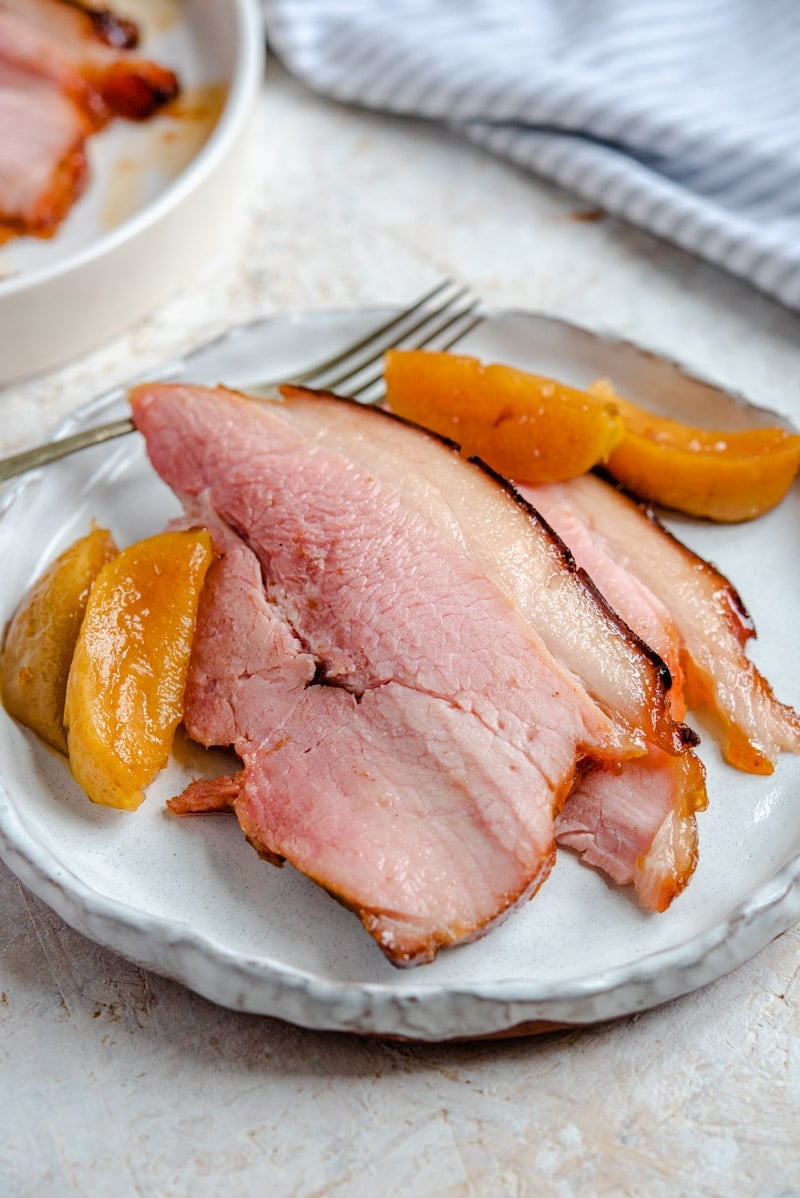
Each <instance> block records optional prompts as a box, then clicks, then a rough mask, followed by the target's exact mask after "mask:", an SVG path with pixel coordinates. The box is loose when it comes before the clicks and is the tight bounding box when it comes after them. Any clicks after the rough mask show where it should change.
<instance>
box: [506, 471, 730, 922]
mask: <svg viewBox="0 0 800 1198" xmlns="http://www.w3.org/2000/svg"><path fill="white" fill-rule="evenodd" d="M521 491H522V494H523V495H524V496H525V497H526V498H527V499H528V500H529V501H530V502H531V503H532V504H533V505H534V506H535V507H536V508H537V510H538V511H540V512H541V513H542V515H543V516H544V517H545V519H546V520H547V521H548V523H549V524H551V525H552V527H553V528H555V530H556V531H557V532H558V534H559V536H561V537H562V539H563V540H564V541H565V542H566V543H567V544H568V545H569V547H570V550H571V551H572V553H573V555H574V557H575V559H576V561H577V562H578V563H579V564H580V565H581V566H582V567H583V569H585V570H586V571H587V572H588V573H589V574H590V575H591V576H592V578H593V579H594V581H595V582H596V583H597V585H598V586H599V587H600V589H601V590H602V592H603V594H604V595H605V597H606V599H608V601H609V603H610V604H611V606H612V607H613V608H614V609H615V610H616V611H617V612H618V613H619V614H620V616H622V618H623V619H624V620H625V622H626V623H627V624H628V625H629V626H630V627H631V628H634V629H635V630H636V632H637V633H638V634H639V635H640V636H642V637H643V638H644V639H645V640H646V641H647V642H648V644H650V645H651V646H652V647H653V648H654V649H656V651H657V652H659V653H660V655H661V656H662V657H663V658H664V660H665V661H666V662H667V664H668V666H669V668H670V672H671V674H672V677H673V686H672V690H671V692H670V694H671V706H672V712H673V715H674V716H675V717H676V718H680V717H682V716H683V714H684V712H685V699H684V691H683V669H682V665H681V658H680V637H679V635H678V631H677V629H676V627H675V624H674V622H673V621H672V618H671V616H670V615H669V612H668V611H667V609H666V607H665V606H664V604H663V603H662V602H661V601H660V600H659V599H658V598H657V597H656V596H655V595H654V594H653V593H652V591H650V590H649V589H648V588H647V587H646V586H645V585H644V584H643V583H642V582H641V581H640V580H639V579H638V578H636V577H635V576H634V575H632V574H631V572H630V571H629V570H627V569H625V568H624V567H623V566H622V565H620V563H619V562H618V561H617V560H616V558H615V557H614V556H613V554H612V552H611V550H610V547H609V545H608V543H607V542H606V541H605V540H604V538H603V537H602V536H601V535H600V534H599V533H598V532H597V530H596V529H594V528H592V527H591V526H590V524H589V523H588V522H587V519H586V516H585V515H584V513H583V512H582V511H581V510H580V509H579V508H577V506H576V505H575V503H574V502H573V501H572V498H571V496H572V492H571V484H551V485H547V486H539V487H522V488H521ZM706 805H707V796H706V789H705V771H704V769H703V766H702V763H701V762H700V760H699V759H698V758H697V757H696V756H695V754H694V753H692V752H688V753H686V754H685V755H684V756H682V757H679V758H676V757H671V756H669V755H667V754H665V753H663V752H661V751H659V750H657V749H651V750H650V751H649V752H648V754H647V755H646V756H645V757H642V758H640V759H639V760H637V761H629V762H625V763H624V764H623V765H622V766H621V767H620V768H619V769H618V770H616V771H614V772H609V771H607V770H603V769H599V768H596V769H590V770H587V771H586V772H585V773H583V775H582V776H581V778H580V779H579V780H578V782H577V784H576V787H575V789H574V791H573V792H572V794H571V795H570V796H569V798H568V799H567V801H566V803H565V805H564V807H563V809H562V811H561V812H560V813H559V816H558V818H557V820H556V838H557V840H558V843H559V844H560V845H564V846H565V847H567V848H570V849H573V850H575V851H576V852H577V853H578V854H579V855H580V857H581V858H582V860H583V861H584V862H585V863H586V864H587V865H591V866H594V867H595V868H597V869H599V870H601V871H602V872H603V873H605V874H607V875H608V876H609V877H610V878H612V879H613V881H614V882H616V883H617V884H619V885H632V886H633V888H634V890H635V892H636V895H637V898H638V900H639V902H640V903H641V904H642V906H643V907H646V908H647V909H649V910H655V911H663V910H665V908H666V907H667V906H668V905H669V904H670V903H671V902H672V900H673V899H674V898H675V897H676V895H678V894H680V893H681V891H682V890H684V889H685V887H686V886H687V885H688V883H689V880H690V879H691V876H692V874H693V873H694V870H695V866H696V864H697V857H698V829H697V819H696V812H697V811H701V810H703V809H704V808H705V807H706Z"/></svg>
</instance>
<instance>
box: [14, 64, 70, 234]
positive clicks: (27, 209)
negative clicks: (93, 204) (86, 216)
mask: <svg viewBox="0 0 800 1198" xmlns="http://www.w3.org/2000/svg"><path fill="white" fill-rule="evenodd" d="M86 132H87V127H86V121H85V119H84V117H83V116H82V115H81V113H80V112H79V111H78V109H77V108H76V107H75V105H74V104H72V102H71V101H70V100H68V99H67V97H66V96H64V95H62V94H61V92H59V91H57V90H56V89H55V88H53V87H50V86H49V85H48V84H47V83H45V82H43V81H41V80H38V79H36V78H35V77H32V76H29V75H26V74H25V73H24V72H21V71H17V70H15V69H14V68H9V67H7V66H4V64H3V62H2V60H0V227H5V228H6V229H8V230H9V231H13V232H25V233H33V234H34V235H36V236H38V237H49V236H51V235H52V234H53V232H54V231H55V229H56V228H57V226H58V225H59V224H60V222H61V220H62V219H63V217H64V215H65V214H66V213H67V212H68V210H69V208H70V207H71V205H72V204H73V203H74V201H75V199H76V198H77V197H78V196H79V195H80V193H81V192H82V190H83V188H84V186H85V183H86V179H87V173H88V172H87V163H86V153H85V150H84V143H85V137H86Z"/></svg>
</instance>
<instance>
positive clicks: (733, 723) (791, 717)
mask: <svg viewBox="0 0 800 1198" xmlns="http://www.w3.org/2000/svg"><path fill="white" fill-rule="evenodd" d="M537 494H538V489H536V490H535V491H534V493H533V497H534V501H536V498H537ZM568 496H569V503H570V504H571V505H573V507H574V510H575V511H576V512H578V513H580V516H581V519H582V520H583V521H584V522H585V524H586V526H587V528H589V529H591V530H592V532H593V535H595V536H596V537H598V538H599V539H601V540H602V541H603V542H604V543H605V545H606V546H607V550H608V552H609V553H610V554H612V555H613V557H614V558H615V560H616V561H617V562H618V563H619V564H620V565H621V566H622V567H623V568H624V569H625V570H626V571H628V572H629V573H630V574H631V575H632V576H633V577H634V578H637V579H638V580H639V581H640V582H642V583H643V584H644V585H645V586H646V587H647V588H648V589H649V590H650V591H652V593H653V594H654V595H655V596H656V597H657V598H658V599H659V600H660V601H661V603H662V604H663V605H664V607H666V609H667V610H668V611H669V614H670V617H671V619H672V622H673V624H674V625H675V628H676V630H677V632H678V636H679V637H680V643H681V650H680V651H681V659H682V663H683V672H684V676H685V690H686V698H687V701H688V704H689V706H690V707H692V706H701V705H706V706H708V707H709V708H710V709H711V710H712V711H713V712H714V714H715V715H716V717H717V718H718V720H719V723H720V739H721V742H722V749H723V752H724V755H725V758H726V760H727V761H728V762H729V763H730V764H731V765H733V766H735V767H736V768H737V769H742V770H746V771H748V772H751V773H756V774H770V773H772V771H773V769H774V764H775V761H776V760H777V757H778V754H779V753H780V751H781V750H785V751H788V752H791V753H800V717H799V716H798V715H797V713H796V712H795V711H793V710H792V708H791V707H788V706H786V705H785V704H783V703H781V702H779V701H778V700H777V699H776V697H775V695H774V693H773V691H772V688H771V687H770V685H769V683H768V682H767V680H766V679H765V678H764V677H763V676H762V675H761V674H760V673H759V671H758V670H757V669H756V667H755V665H754V664H753V662H752V661H750V659H749V658H748V657H747V654H746V652H745V648H746V645H747V642H748V640H749V639H750V638H751V637H752V636H754V635H755V629H754V627H753V623H752V620H751V619H750V617H749V615H748V613H747V611H746V609H745V607H744V604H743V603H742V600H741V598H740V597H739V594H738V593H737V591H736V589H735V588H734V587H733V585H732V584H731V582H730V581H729V580H728V579H727V578H725V576H724V575H723V574H721V573H720V572H719V570H717V569H716V567H714V566H713V565H712V564H711V563H710V562H707V561H704V560H703V558H701V557H699V556H698V555H697V554H696V553H693V552H692V550H690V549H689V548H687V546H685V545H683V544H681V542H680V541H678V540H677V539H676V538H675V537H673V536H672V535H671V534H670V533H669V532H668V531H667V530H666V529H665V528H664V527H663V525H661V524H660V523H659V521H658V520H657V519H656V517H655V516H654V514H653V513H652V511H650V510H648V509H647V508H644V507H641V506H640V505H638V504H637V503H635V502H634V501H633V500H632V499H631V498H629V497H628V496H626V495H625V494H623V493H622V492H621V491H619V490H618V489H617V488H616V487H614V486H612V485H610V484H608V483H606V482H604V481H603V480H602V479H600V478H596V477H593V476H592V475H584V476H583V477H581V478H578V479H573V480H572V481H571V482H570V483H569V484H568Z"/></svg>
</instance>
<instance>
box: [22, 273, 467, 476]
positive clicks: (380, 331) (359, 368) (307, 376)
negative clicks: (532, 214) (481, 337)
mask: <svg viewBox="0 0 800 1198" xmlns="http://www.w3.org/2000/svg"><path fill="white" fill-rule="evenodd" d="M478 307H479V301H478V300H477V299H475V298H474V297H473V296H472V295H471V294H470V292H469V290H468V289H467V288H466V287H463V286H461V285H460V284H457V283H455V282H453V280H452V279H445V280H444V281H443V282H441V283H438V284H437V285H436V286H435V287H433V288H431V290H430V291H427V292H426V293H425V294H424V295H422V296H420V297H419V299H417V300H415V301H414V303H413V304H411V305H410V306H409V307H407V308H404V309H403V311H402V312H400V313H398V314H397V315H396V316H393V317H392V318H391V319H390V320H387V321H384V322H383V323H382V324H380V325H378V326H377V327H376V328H374V329H371V330H370V332H369V333H367V334H366V335H365V336H363V337H361V338H359V340H358V341H356V342H354V343H353V344H352V345H348V346H346V347H345V348H344V349H342V350H340V351H339V352H338V353H336V354H335V355H334V356H333V357H330V358H327V359H326V360H325V361H324V362H318V363H317V364H316V365H315V366H312V367H310V368H309V369H308V370H304V371H301V372H300V373H299V374H295V375H293V376H292V377H291V378H283V379H276V380H274V381H272V382H267V383H263V382H262V383H258V384H256V385H254V386H248V387H246V388H244V389H245V390H246V391H247V393H248V394H249V395H252V396H254V397H256V398H269V397H270V396H272V395H274V394H275V389H276V388H277V387H279V386H280V385H281V384H282V383H293V384H295V385H302V386H305V387H315V388H318V389H321V390H327V391H337V392H339V393H340V394H342V395H347V396H349V397H350V398H352V399H360V400H362V402H369V403H379V402H380V400H381V398H382V391H381V382H382V379H383V369H382V360H383V355H384V354H385V353H386V352H387V350H389V349H424V348H425V347H427V346H435V348H436V349H440V350H445V349H450V347H451V346H453V345H455V344H456V342H458V341H460V340H461V339H462V337H466V335H467V333H469V332H471V331H472V330H473V329H474V328H476V327H477V325H479V324H480V323H481V321H482V320H483V316H482V315H481V314H480V313H479V311H478ZM134 431H135V426H134V424H133V421H132V420H130V419H128V418H123V419H121V420H112V421H109V423H107V424H99V425H96V426H95V427H94V428H88V429H83V430H81V432H79V433H73V434H72V435H71V436H69V437H61V438H60V439H58V440H56V441H48V442H46V443H45V444H43V445H37V446H34V447H33V448H32V449H26V450H24V451H23V452H22V453H16V454H13V455H12V456H11V457H7V458H0V482H5V481H6V480H7V479H9V478H16V477H17V475H19V474H24V473H25V472H26V471H27V470H33V469H35V468H36V467H38V466H44V465H47V464H48V463H49V462H55V461H58V459H59V458H64V457H66V456H67V455H68V454H71V453H75V452H77V450H79V449H86V448H88V447H89V446H91V445H100V444H102V442H104V441H111V440H113V439H114V438H115V437H124V436H126V435H127V434H128V433H132V432H134Z"/></svg>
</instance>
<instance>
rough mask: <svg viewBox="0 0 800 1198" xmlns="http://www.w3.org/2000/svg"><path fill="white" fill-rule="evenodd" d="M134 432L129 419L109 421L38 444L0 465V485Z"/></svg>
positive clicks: (133, 426)
mask: <svg viewBox="0 0 800 1198" xmlns="http://www.w3.org/2000/svg"><path fill="white" fill-rule="evenodd" d="M134 429H135V425H134V423H133V421H132V420H130V419H129V418H125V419H122V420H112V421H110V422H109V423H108V424H99V425H96V426H95V428H87V429H84V430H83V431H82V432H80V433H73V434H72V435H71V436H70V437H62V438H61V439H60V440H58V441H48V442H47V443H46V444H45V445H37V446H36V448H35V449H26V450H24V451H23V452H22V453H17V454H14V456H13V457H10V458H6V459H5V460H4V461H2V462H0V482H5V481H6V480H7V479H9V478H16V476H17V475H18V474H24V473H25V471H26V470H33V469H35V468H36V467H37V466H45V465H47V463H48V462H55V461H57V460H58V459H59V458H64V457H66V456H67V454H70V453H75V452H76V450H78V449H86V448H88V447H89V446H90V445H100V444H101V443H102V442H103V441H111V440H113V438H114V437H124V436H125V435H126V434H127V433H132V432H133V431H134Z"/></svg>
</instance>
